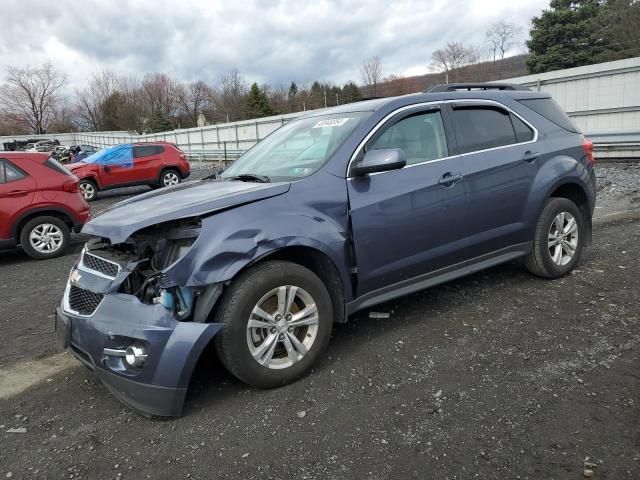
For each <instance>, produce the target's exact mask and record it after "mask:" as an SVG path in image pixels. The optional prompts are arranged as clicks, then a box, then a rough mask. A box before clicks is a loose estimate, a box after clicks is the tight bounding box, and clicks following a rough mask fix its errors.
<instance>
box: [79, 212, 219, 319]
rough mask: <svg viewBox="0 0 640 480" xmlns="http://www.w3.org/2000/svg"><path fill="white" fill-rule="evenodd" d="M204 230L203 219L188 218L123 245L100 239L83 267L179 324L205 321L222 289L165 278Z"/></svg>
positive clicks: (90, 248) (84, 258) (155, 227)
mask: <svg viewBox="0 0 640 480" xmlns="http://www.w3.org/2000/svg"><path fill="white" fill-rule="evenodd" d="M201 228H202V223H201V220H200V219H199V218H186V219H181V220H175V221H171V222H167V223H163V224H158V225H153V226H151V227H148V228H145V229H143V230H140V231H138V232H136V233H135V234H133V235H132V236H131V237H129V238H128V239H127V241H125V242H123V243H119V244H111V243H110V242H109V241H108V240H107V239H104V238H94V239H91V240H89V241H88V242H87V244H86V246H85V249H84V250H83V254H82V257H81V265H82V266H83V268H88V269H90V270H93V271H97V272H99V273H100V274H102V275H103V276H104V275H108V276H109V277H111V278H113V280H114V282H116V281H117V283H119V286H118V287H117V293H124V294H128V295H133V296H135V297H136V298H137V299H138V300H140V302H142V303H144V304H147V305H151V304H161V305H162V306H163V307H165V308H166V309H167V310H170V311H172V312H173V313H174V316H175V318H176V319H177V320H181V321H199V322H204V321H206V317H207V315H208V313H209V312H210V310H211V308H212V307H213V305H214V304H215V301H216V300H217V298H218V296H219V295H220V293H221V291H222V286H221V285H209V286H203V287H184V286H179V285H176V284H175V283H173V282H172V281H171V280H170V279H168V278H167V277H166V276H165V275H164V274H163V272H164V271H166V269H167V268H169V267H170V266H171V265H172V264H174V263H175V262H176V261H178V260H179V259H180V258H182V257H183V256H184V255H185V254H186V253H187V252H188V251H189V249H190V248H191V246H192V245H193V243H194V242H195V240H196V239H197V238H198V236H199V235H200V232H201ZM116 265H117V267H116ZM123 277H124V278H123ZM205 310H206V311H205Z"/></svg>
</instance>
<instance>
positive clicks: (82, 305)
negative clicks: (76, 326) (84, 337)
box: [69, 285, 104, 315]
mask: <svg viewBox="0 0 640 480" xmlns="http://www.w3.org/2000/svg"><path fill="white" fill-rule="evenodd" d="M103 298H104V295H103V294H102V293H94V292H90V291H89V290H84V289H83V288H80V287H76V286H75V285H70V287H69V307H70V308H71V309H72V310H73V311H74V312H78V313H79V314H80V315H93V312H95V311H96V308H98V305H100V302H101V301H102V299H103Z"/></svg>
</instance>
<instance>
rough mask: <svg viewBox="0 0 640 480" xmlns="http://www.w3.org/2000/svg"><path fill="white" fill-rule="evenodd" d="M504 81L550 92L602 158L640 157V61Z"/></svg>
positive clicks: (593, 66) (570, 69) (619, 61)
mask: <svg viewBox="0 0 640 480" xmlns="http://www.w3.org/2000/svg"><path fill="white" fill-rule="evenodd" d="M500 82H508V83H517V84H519V85H526V86H527V87H529V88H531V89H533V90H541V91H545V92H549V93H550V94H551V95H552V96H553V98H554V99H555V100H556V102H558V103H559V104H560V106H562V108H564V110H565V111H566V112H567V114H568V115H569V116H570V117H571V118H572V119H573V121H574V122H575V123H576V124H577V125H578V127H579V128H580V129H581V130H582V131H583V132H585V134H586V135H587V136H588V137H590V138H592V139H593V140H594V142H595V144H596V149H597V151H598V157H600V158H603V157H625V158H640V57H636V58H627V59H625V60H617V61H615V62H606V63H598V64H596V65H588V66H585V67H576V68H568V69H566V70H558V71H556V72H548V73H541V74H536V75H528V76H526V77H517V78H510V79H507V80H500Z"/></svg>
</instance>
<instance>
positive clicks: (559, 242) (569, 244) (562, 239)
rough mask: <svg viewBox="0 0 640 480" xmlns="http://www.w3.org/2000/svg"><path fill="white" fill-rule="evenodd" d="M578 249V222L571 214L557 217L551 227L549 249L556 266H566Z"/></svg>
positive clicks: (564, 213) (562, 213)
mask: <svg viewBox="0 0 640 480" xmlns="http://www.w3.org/2000/svg"><path fill="white" fill-rule="evenodd" d="M576 248H578V222H576V219H575V217H574V216H573V215H571V214H570V213H569V212H560V213H559V214H558V215H556V218H554V220H553V222H551V226H550V227H549V235H548V249H549V255H551V260H552V261H553V263H555V264H556V265H566V264H567V263H569V262H570V261H571V259H573V256H574V255H575V253H576Z"/></svg>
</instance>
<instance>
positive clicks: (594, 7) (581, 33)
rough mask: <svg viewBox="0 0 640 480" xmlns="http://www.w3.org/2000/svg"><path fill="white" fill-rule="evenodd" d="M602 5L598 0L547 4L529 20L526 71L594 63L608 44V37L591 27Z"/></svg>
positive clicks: (536, 71)
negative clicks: (548, 5) (529, 30)
mask: <svg viewBox="0 0 640 480" xmlns="http://www.w3.org/2000/svg"><path fill="white" fill-rule="evenodd" d="M602 8H603V2H601V1H600V0H551V5H550V8H549V9H548V10H544V11H543V12H542V15H540V16H539V17H534V18H533V19H532V21H531V22H532V28H531V32H530V39H529V40H528V41H527V46H528V47H529V51H530V54H529V58H528V59H527V67H528V68H529V72H531V73H542V72H548V71H551V70H560V69H563V68H571V67H579V66H581V65H589V64H591V63H596V62H597V61H598V60H597V57H599V56H600V55H601V54H602V52H603V50H605V49H606V44H607V38H606V37H602V36H601V35H599V34H597V33H596V32H597V30H596V31H594V27H597V25H596V22H595V19H596V18H597V16H598V14H599V13H600V11H601V9H602ZM594 33H596V34H595V35H594Z"/></svg>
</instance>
